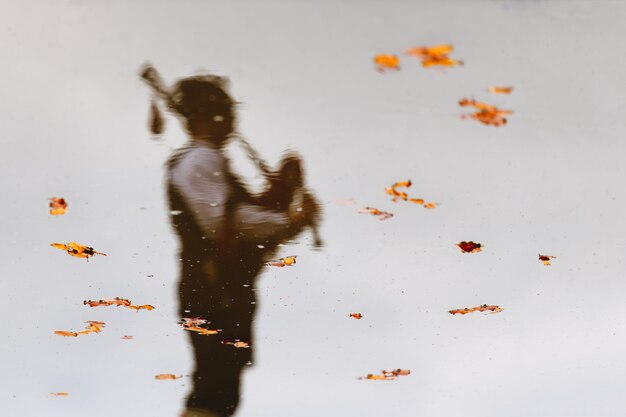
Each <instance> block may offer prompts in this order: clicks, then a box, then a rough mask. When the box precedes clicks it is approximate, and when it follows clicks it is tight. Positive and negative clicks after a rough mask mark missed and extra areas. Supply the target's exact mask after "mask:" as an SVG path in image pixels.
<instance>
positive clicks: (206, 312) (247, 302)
mask: <svg viewBox="0 0 626 417" xmlns="http://www.w3.org/2000/svg"><path fill="white" fill-rule="evenodd" d="M142 76H143V78H144V79H145V80H146V81H148V83H149V84H150V85H151V86H152V87H153V88H154V89H155V91H156V92H157V93H158V94H159V95H160V96H161V98H164V99H165V101H166V104H167V106H168V107H169V109H170V110H172V111H173V112H175V113H176V114H177V115H178V116H179V117H180V118H181V121H182V122H183V125H184V127H185V129H186V131H187V132H188V134H189V136H190V142H189V144H188V145H187V146H185V147H183V148H182V149H181V150H179V151H177V152H176V153H175V154H174V155H173V156H172V157H171V158H170V160H169V162H168V171H167V186H168V193H169V201H170V209H171V210H172V213H176V214H175V215H173V216H172V223H173V225H174V228H175V230H176V232H177V233H178V235H179V236H180V240H181V255H180V258H181V278H180V283H179V296H180V314H181V316H182V317H201V318H204V319H206V320H208V321H209V322H210V328H218V329H221V332H220V333H218V334H217V335H210V336H206V335H200V334H197V333H193V332H189V335H190V338H191V342H192V345H193V348H194V355H195V363H196V369H195V372H194V376H193V391H192V393H191V394H190V396H189V398H188V399H187V410H186V412H185V414H183V416H184V417H196V416H197V417H201V416H230V415H232V414H233V413H234V411H235V409H236V407H237V404H238V402H239V396H240V394H239V385H240V381H239V380H240V375H241V370H242V368H243V367H244V366H245V365H246V364H247V363H249V362H250V361H251V356H252V352H251V350H252V348H236V347H234V346H232V345H230V344H224V343H222V342H225V341H238V340H239V341H243V342H246V343H249V344H250V346H252V347H253V346H254V343H253V340H252V319H253V315H254V310H255V296H254V290H253V287H254V278H255V277H256V276H257V275H258V273H259V271H260V269H261V268H262V267H263V263H264V262H265V261H266V260H267V258H268V257H269V256H270V255H271V254H272V252H273V250H274V249H275V248H276V245H277V244H278V243H280V242H281V241H283V240H285V239H289V238H291V237H294V236H295V235H296V234H298V233H299V232H301V231H302V229H303V228H304V227H306V226H309V225H312V224H313V221H314V219H315V218H316V216H317V215H318V214H317V213H318V212H317V204H316V203H315V201H314V200H313V198H312V197H311V196H310V195H309V194H308V193H305V192H303V191H301V190H302V187H301V186H302V181H301V179H302V178H301V174H302V172H301V165H300V160H299V159H298V158H296V157H293V156H292V157H289V158H287V159H286V160H284V161H283V164H282V168H281V170H280V172H281V174H282V175H277V176H276V177H274V178H273V179H272V182H273V186H274V187H273V188H274V189H273V190H269V191H268V192H267V193H266V194H265V195H263V196H259V197H256V196H252V195H251V194H250V193H249V192H248V191H247V190H246V189H245V188H244V187H243V185H242V184H241V183H240V182H239V181H238V179H237V178H236V177H235V175H233V173H232V172H231V170H230V167H229V161H228V159H227V157H226V156H225V155H224V152H223V149H224V146H225V145H226V144H227V143H228V141H229V140H230V139H231V137H232V136H233V134H234V124H235V123H234V122H235V113H234V104H235V103H234V102H233V100H232V99H231V97H230V96H229V95H228V94H227V93H226V91H225V88H224V83H225V81H224V80H223V79H221V78H219V77H214V76H198V77H190V78H186V79H183V80H180V81H179V82H178V83H177V84H176V85H175V87H174V89H173V91H171V92H168V91H167V90H166V89H164V88H163V87H162V85H161V84H160V82H159V80H158V75H157V74H156V71H155V70H154V69H153V68H150V67H149V68H147V69H146V70H145V71H144V73H143V74H142ZM153 111H154V103H153ZM281 183H282V186H283V188H282V190H283V191H284V192H282V193H281V192H278V190H280V189H281ZM277 194H282V195H277Z"/></svg>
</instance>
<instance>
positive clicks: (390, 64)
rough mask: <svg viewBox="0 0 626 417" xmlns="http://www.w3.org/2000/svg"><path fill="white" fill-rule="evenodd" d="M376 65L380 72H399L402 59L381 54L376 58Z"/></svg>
mask: <svg viewBox="0 0 626 417" xmlns="http://www.w3.org/2000/svg"><path fill="white" fill-rule="evenodd" d="M374 64H376V68H377V69H378V71H380V72H385V71H387V70H399V69H400V58H398V56H397V55H390V54H380V55H376V56H375V57H374Z"/></svg>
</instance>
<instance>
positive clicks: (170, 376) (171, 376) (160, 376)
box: [154, 374, 183, 381]
mask: <svg viewBox="0 0 626 417" xmlns="http://www.w3.org/2000/svg"><path fill="white" fill-rule="evenodd" d="M182 377H183V376H182V375H178V376H177V375H174V374H158V375H155V376H154V379H156V380H159V381H164V380H167V379H180V378H182Z"/></svg>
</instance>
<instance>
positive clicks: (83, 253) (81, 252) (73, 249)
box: [50, 242, 107, 258]
mask: <svg viewBox="0 0 626 417" xmlns="http://www.w3.org/2000/svg"><path fill="white" fill-rule="evenodd" d="M50 246H52V247H54V248H57V249H61V250H64V251H66V252H67V253H68V254H69V255H72V256H75V257H77V258H89V257H91V256H94V255H102V256H107V255H106V253H102V252H96V251H95V250H94V249H93V248H92V247H89V246H83V245H80V244H78V243H76V242H70V243H68V244H64V243H51V244H50Z"/></svg>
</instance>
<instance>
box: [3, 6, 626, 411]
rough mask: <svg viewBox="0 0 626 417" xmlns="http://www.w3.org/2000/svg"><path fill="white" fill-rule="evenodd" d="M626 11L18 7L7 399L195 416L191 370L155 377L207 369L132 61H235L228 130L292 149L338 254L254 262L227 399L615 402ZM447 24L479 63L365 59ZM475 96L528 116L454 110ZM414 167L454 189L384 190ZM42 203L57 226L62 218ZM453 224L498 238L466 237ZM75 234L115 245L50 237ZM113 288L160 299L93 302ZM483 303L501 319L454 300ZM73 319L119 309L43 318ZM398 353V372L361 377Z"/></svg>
mask: <svg viewBox="0 0 626 417" xmlns="http://www.w3.org/2000/svg"><path fill="white" fill-rule="evenodd" d="M625 18H626V5H625V4H624V3H621V2H600V1H594V2H543V1H519V2H493V1H490V2H487V1H483V2H478V1H474V2H442V3H440V2H420V3H417V2H402V1H396V2H389V1H385V2H383V1H380V2H378V1H370V2H356V1H343V2H314V3H313V2H303V1H296V2H284V1H277V2H263V3H253V2H246V1H231V2H217V1H215V2H213V1H211V2H200V1H177V2H167V1H159V2H147V1H145V2H121V1H115V2H106V3H105V2H101V3H84V2H76V1H56V2H43V1H30V2H29V1H25V2H9V1H4V2H3V4H2V13H1V16H0V23H1V25H0V29H1V30H2V31H3V32H2V33H3V35H2V36H1V37H0V56H1V58H0V59H2V62H3V65H2V70H0V71H1V74H2V77H1V80H2V81H1V82H2V91H3V98H4V99H3V100H2V101H1V102H0V114H1V115H2V116H1V117H2V123H1V124H0V126H1V129H2V137H3V141H2V143H3V156H4V157H3V164H2V169H3V174H4V175H2V178H1V179H0V181H1V182H2V190H3V201H2V206H3V219H4V221H3V222H2V223H1V226H0V227H1V229H0V230H1V231H2V236H3V239H2V240H0V245H1V246H0V249H1V250H0V253H1V254H2V255H1V256H2V265H3V268H2V280H1V281H0V282H1V284H0V291H1V293H2V294H3V301H2V303H0V312H1V313H2V315H3V317H4V321H3V330H4V332H3V342H2V344H1V345H0V346H1V349H2V350H1V351H2V355H1V356H0V358H1V359H0V361H1V369H2V371H3V372H2V376H3V378H2V383H1V387H2V389H0V411H1V414H2V415H7V416H17V415H20V416H40V415H43V416H83V415H89V416H95V417H100V416H110V415H117V414H124V415H137V416H164V417H165V416H177V415H179V414H180V412H181V410H182V409H183V403H184V399H185V396H186V395H187V393H188V392H189V389H190V378H189V377H188V376H185V377H183V378H182V379H179V380H176V381H156V380H154V375H156V374H159V373H175V374H179V375H190V374H191V372H192V369H193V363H192V356H191V348H190V346H189V345H188V342H187V334H185V332H184V331H183V330H181V329H180V327H179V326H178V325H177V321H178V319H179V315H178V313H177V308H178V305H177V294H176V288H177V287H176V282H177V279H178V262H179V261H178V256H177V251H178V242H177V239H176V236H175V234H174V231H173V230H172V228H171V226H170V223H169V218H168V217H169V213H168V210H167V204H166V195H165V191H164V185H163V175H164V174H163V172H164V171H163V164H164V162H165V160H166V159H167V158H168V157H169V155H170V153H171V152H172V149H173V148H176V147H178V146H180V145H181V144H182V143H183V142H184V140H185V135H184V133H183V132H182V130H181V128H180V126H179V124H178V122H177V121H176V120H174V119H173V118H171V117H169V118H168V119H167V129H166V132H165V134H164V135H163V137H162V139H160V140H159V141H155V140H152V139H151V135H150V134H149V132H148V130H147V128H146V123H147V115H148V108H149V97H150V95H149V92H148V89H147V88H146V86H145V85H143V84H142V83H141V82H140V81H139V79H138V76H137V72H138V70H139V67H140V66H141V65H142V64H143V63H144V62H146V61H151V62H152V63H154V64H155V65H157V66H158V67H159V69H160V70H161V72H162V74H163V75H164V77H166V78H167V79H168V80H170V81H172V80H174V79H176V78H178V77H182V76H187V75H190V74H193V73H194V72H196V71H210V72H212V73H216V74H220V75H225V76H227V77H229V78H230V80H231V92H232V94H233V96H234V97H235V98H236V99H237V100H239V101H240V102H242V104H241V105H240V106H239V131H240V132H241V133H242V134H243V135H245V136H246V137H247V138H248V139H249V140H250V142H251V143H253V144H254V145H255V146H256V147H257V148H258V149H259V151H260V153H261V154H262V155H264V157H265V158H267V159H268V161H270V162H271V163H276V162H277V161H278V160H279V158H280V156H281V154H282V152H283V151H284V150H285V149H287V148H290V149H295V150H297V151H298V152H300V153H301V154H302V155H303V157H304V160H305V164H306V168H307V178H308V182H309V185H310V186H311V188H312V189H314V190H315V191H316V193H317V194H318V196H319V197H320V199H321V201H322V203H323V204H324V211H325V217H324V222H323V224H322V230H321V233H322V236H323V237H324V240H325V242H326V245H325V247H324V248H323V249H322V250H321V251H315V250H313V248H312V247H311V246H310V242H311V238H310V235H309V234H304V235H302V236H301V237H299V238H298V239H297V240H296V241H295V242H292V243H291V244H289V245H287V246H285V247H282V248H281V249H280V251H279V255H280V256H284V255H297V256H298V263H297V265H295V266H293V267H291V268H280V269H279V268H267V269H266V270H265V272H264V273H263V274H262V276H260V277H259V281H258V287H257V297H258V310H257V316H256V320H255V332H256V333H255V334H256V339H255V346H254V348H255V354H254V356H255V358H254V363H253V366H251V367H250V368H249V369H247V371H246V372H245V374H244V376H243V385H242V389H243V399H242V402H241V404H240V408H239V410H238V413H237V415H238V416H257V417H263V416H268V417H269V416H302V417H308V416H319V415H329V416H378V415H381V414H383V413H384V414H386V415H393V416H400V415H411V416H416V415H423V416H451V415H458V414H461V413H462V414H464V415H470V416H478V415H481V416H482V415H501V416H528V415H534V416H575V415H576V416H583V415H584V416H608V415H624V414H625V412H624V410H625V409H626V400H625V399H624V396H623V391H624V382H623V381H624V380H625V378H624V376H626V363H625V360H624V355H623V352H624V348H625V347H626V333H625V332H624V325H626V314H624V307H626V301H625V298H624V296H623V295H624V292H625V291H626V283H624V280H623V269H624V265H623V260H622V254H623V252H624V249H625V243H624V242H625V241H624V236H625V232H626V230H625V229H626V222H624V221H623V213H624V209H625V208H626V192H625V191H624V187H623V184H622V182H623V178H624V174H625V172H624V170H625V168H624V164H623V162H622V159H623V155H624V152H625V151H626V145H624V141H623V131H624V127H625V124H626V122H625V119H624V116H623V113H624V109H625V107H626V106H625V105H626V94H625V93H626V91H625V90H624V86H623V80H624V76H625V75H626V56H625V55H624V54H623V53H621V51H622V49H623V40H624V39H625V35H626V29H625V28H624V25H623V22H624V19H625ZM447 42H450V43H453V44H454V46H455V51H454V53H453V55H452V56H453V57H455V58H459V59H463V60H464V62H465V66H464V67H462V68H450V69H445V70H438V69H428V70H427V69H423V68H421V66H420V65H419V62H418V61H417V60H415V59H411V58H409V57H405V56H404V55H402V56H401V59H402V70H401V71H399V72H397V73H394V72H390V73H387V74H380V73H378V72H377V71H375V70H374V68H373V65H372V57H373V56H374V55H375V54H377V53H398V54H401V53H402V52H403V51H404V50H405V49H407V48H410V47H413V46H417V45H432V44H438V43H447ZM490 85H512V86H514V87H515V90H514V92H513V94H511V95H510V96H493V95H490V94H488V93H487V92H486V88H487V87H488V86H490ZM463 97H475V98H476V99H478V100H481V101H486V102H491V103H495V104H497V105H499V106H501V107H503V108H506V109H511V110H513V111H514V112H515V113H514V114H513V115H511V116H510V118H509V124H508V125H507V126H505V127H500V128H493V127H489V126H483V125H480V124H478V123H476V122H473V121H471V120H461V118H460V116H461V115H462V114H464V113H466V111H465V108H460V107H458V105H457V101H458V100H459V99H461V98H463ZM233 153H234V156H233V158H234V159H235V160H236V162H237V170H238V172H239V173H240V175H241V176H242V177H244V178H246V179H247V180H248V181H249V182H250V183H253V184H256V186H258V183H259V182H260V181H259V178H255V175H256V172H255V171H254V168H253V167H252V166H251V165H250V164H249V163H247V162H246V161H245V156H244V155H243V153H240V154H237V151H236V150H233ZM405 179H411V180H412V181H413V186H412V187H411V188H410V189H409V190H408V191H409V192H410V194H412V195H414V196H416V197H423V198H425V199H426V200H428V201H436V202H438V203H440V206H439V207H438V208H437V209H435V210H424V209H422V208H421V207H419V206H416V205H409V204H402V203H393V202H391V201H390V199H389V197H388V196H387V195H386V194H385V193H384V188H385V187H387V186H389V185H390V184H392V183H393V182H395V181H400V180H405ZM52 196H62V197H64V198H66V199H67V201H68V203H69V209H68V213H67V214H66V215H65V216H62V217H59V218H53V217H52V216H50V215H49V214H48V211H47V200H46V199H47V198H49V197H52ZM345 198H353V199H354V200H355V201H356V204H355V205H354V206H341V205H337V204H334V203H333V200H335V199H345ZM363 206H373V207H377V208H379V209H381V210H388V211H391V212H393V213H394V214H395V216H394V217H393V218H392V219H389V220H386V221H378V220H377V219H376V218H374V217H370V216H367V215H363V214H358V213H357V212H356V210H357V209H358V208H360V207H363ZM461 240H474V241H476V242H481V243H482V244H484V245H485V248H484V250H483V252H481V253H477V254H461V253H460V252H459V250H458V248H456V247H455V246H454V244H455V243H457V242H459V241H461ZM70 241H76V242H79V243H83V244H88V245H89V246H93V247H94V248H95V249H96V250H99V251H102V252H105V253H107V254H108V256H107V257H106V258H105V257H94V258H92V259H90V261H89V262H86V261H85V260H82V259H76V258H72V257H69V256H67V255H66V254H64V253H63V252H61V251H58V250H55V249H53V248H50V246H49V244H50V243H53V242H70ZM538 253H545V254H549V255H554V256H557V259H555V260H554V261H553V265H552V266H550V267H545V266H543V265H542V264H541V262H540V261H538V260H537V254H538ZM115 296H121V297H125V298H129V299H131V300H132V301H133V302H136V303H138V304H152V305H154V306H155V307H156V309H155V310H153V311H139V312H137V313H135V312H133V311H130V310H127V309H120V308H112V307H109V308H98V309H90V308H88V307H86V306H84V305H83V304H82V301H83V300H85V299H98V298H110V297H115ZM483 303H487V304H497V305H499V306H501V307H503V308H504V311H503V312H502V313H500V314H495V315H484V314H481V313H473V314H469V315H466V316H452V315H450V314H449V313H448V310H450V309H453V308H460V307H470V306H475V305H479V304H483ZM351 312H361V313H363V315H364V318H363V319H362V320H360V321H356V320H353V319H350V318H348V314H349V313H351ZM86 320H100V321H104V322H106V323H107V327H106V328H105V329H104V330H103V331H102V333H100V334H89V335H85V336H81V337H78V338H63V337H59V336H56V335H54V334H53V331H54V330H70V329H73V330H80V329H81V328H82V327H83V322H84V321H86ZM123 335H133V336H134V339H133V340H121V339H120V337H121V336H123ZM398 367H400V368H405V369H410V370H411V375H409V376H406V377H402V378H400V379H399V380H397V381H363V380H358V379H357V378H358V377H359V376H364V375H366V374H368V373H376V372H378V371H380V370H381V369H384V368H387V369H388V368H398ZM56 391H67V392H69V393H70V395H69V396H68V397H51V396H50V394H49V393H50V392H56Z"/></svg>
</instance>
